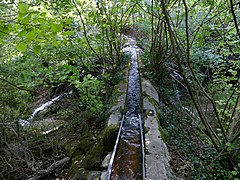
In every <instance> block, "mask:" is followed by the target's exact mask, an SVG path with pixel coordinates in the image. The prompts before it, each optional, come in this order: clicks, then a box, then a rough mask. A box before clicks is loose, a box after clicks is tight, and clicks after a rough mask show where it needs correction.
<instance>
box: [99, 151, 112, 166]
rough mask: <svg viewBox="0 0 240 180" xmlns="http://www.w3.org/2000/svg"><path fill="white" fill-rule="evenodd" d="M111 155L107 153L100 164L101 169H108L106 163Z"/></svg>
mask: <svg viewBox="0 0 240 180" xmlns="http://www.w3.org/2000/svg"><path fill="white" fill-rule="evenodd" d="M111 155H112V153H109V154H108V155H107V156H106V157H105V158H104V160H103V161H102V164H101V166H102V167H104V168H106V169H107V168H108V163H109V161H110V159H111Z"/></svg>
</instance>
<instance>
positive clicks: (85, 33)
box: [72, 0, 101, 60]
mask: <svg viewBox="0 0 240 180" xmlns="http://www.w3.org/2000/svg"><path fill="white" fill-rule="evenodd" d="M72 1H73V4H74V6H75V8H76V10H77V12H78V15H79V17H80V20H81V23H82V25H83V34H84V37H85V39H86V41H87V44H88V46H89V48H90V49H91V50H92V52H93V53H94V54H95V56H97V58H98V60H101V58H100V56H99V55H98V54H97V52H96V51H95V50H94V48H93V47H92V45H91V43H90V41H89V38H88V35H87V29H86V25H85V23H84V20H83V17H82V13H81V12H80V10H79V9H78V6H77V3H76V1H75V0H72Z"/></svg>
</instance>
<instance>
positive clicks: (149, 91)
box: [142, 78, 159, 102]
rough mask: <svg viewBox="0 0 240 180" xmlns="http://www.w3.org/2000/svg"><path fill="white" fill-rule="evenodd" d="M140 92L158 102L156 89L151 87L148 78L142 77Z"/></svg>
mask: <svg viewBox="0 0 240 180" xmlns="http://www.w3.org/2000/svg"><path fill="white" fill-rule="evenodd" d="M142 92H143V93H145V94H146V95H148V96H149V97H151V98H153V99H154V100H155V101H156V102H159V97H158V93H157V91H156V89H155V88H154V87H153V85H152V84H151V82H150V81H149V80H146V79H144V78H142Z"/></svg>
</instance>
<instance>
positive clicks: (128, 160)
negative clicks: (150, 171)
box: [107, 39, 144, 180]
mask: <svg viewBox="0 0 240 180" xmlns="http://www.w3.org/2000/svg"><path fill="white" fill-rule="evenodd" d="M130 41H131V42H133V44H130V46H128V47H125V48H124V51H125V52H128V53H130V54H131V66H130V70H129V78H128V92H127V100H126V116H124V118H123V120H122V121H123V122H122V123H121V127H120V131H119V135H120V137H119V139H118V140H117V142H116V145H115V146H116V149H115V151H116V152H114V153H113V155H112V161H113V162H112V163H113V164H112V166H111V165H110V166H109V169H110V170H109V171H110V172H109V176H108V177H107V179H112V180H126V179H143V178H144V144H143V135H142V124H141V123H142V122H141V116H140V114H141V102H142V100H141V86H140V78H139V70H138V62H137V48H136V46H134V39H130Z"/></svg>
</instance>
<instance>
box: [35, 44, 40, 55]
mask: <svg viewBox="0 0 240 180" xmlns="http://www.w3.org/2000/svg"><path fill="white" fill-rule="evenodd" d="M33 50H34V53H35V54H38V53H39V51H40V50H41V46H39V45H36V46H34V48H33Z"/></svg>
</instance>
